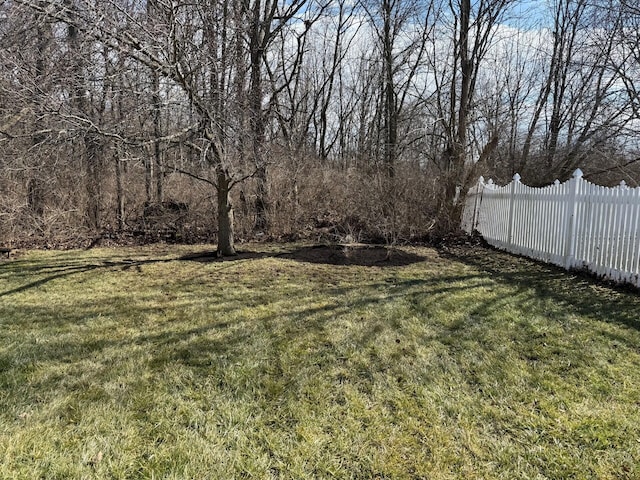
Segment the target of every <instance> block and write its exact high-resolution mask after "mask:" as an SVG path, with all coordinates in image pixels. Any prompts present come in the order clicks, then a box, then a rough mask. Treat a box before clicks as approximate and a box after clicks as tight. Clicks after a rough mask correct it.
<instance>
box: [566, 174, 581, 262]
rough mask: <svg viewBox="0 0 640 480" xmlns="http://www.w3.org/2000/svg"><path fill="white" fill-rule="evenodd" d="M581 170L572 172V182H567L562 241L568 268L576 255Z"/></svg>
mask: <svg viewBox="0 0 640 480" xmlns="http://www.w3.org/2000/svg"><path fill="white" fill-rule="evenodd" d="M582 175H583V173H582V170H580V169H579V168H577V169H576V171H575V172H573V183H571V184H569V185H568V187H569V188H570V189H569V192H568V194H569V196H568V198H567V210H566V227H567V228H566V237H565V241H564V268H566V269H567V270H569V269H570V268H573V267H574V266H575V255H576V222H577V220H578V219H577V217H578V200H577V197H578V189H579V188H580V182H581V181H582Z"/></svg>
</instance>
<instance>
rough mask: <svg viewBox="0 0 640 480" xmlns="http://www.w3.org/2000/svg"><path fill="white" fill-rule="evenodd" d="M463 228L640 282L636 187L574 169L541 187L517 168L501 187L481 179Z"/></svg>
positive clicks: (526, 251)
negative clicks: (591, 178)
mask: <svg viewBox="0 0 640 480" xmlns="http://www.w3.org/2000/svg"><path fill="white" fill-rule="evenodd" d="M462 228H463V229H464V230H465V231H467V232H468V233H471V232H473V231H478V232H479V233H480V234H481V235H482V236H483V237H484V239H485V240H486V241H487V242H488V243H489V244H490V245H493V246H494V247H497V248H500V249H503V250H506V251H508V252H511V253H515V254H518V255H524V256H527V257H530V258H534V259H537V260H541V261H544V262H547V263H552V264H555V265H559V266H562V267H564V268H566V269H574V268H577V269H586V270H589V271H591V272H593V273H595V274H597V275H599V276H601V277H604V278H607V279H610V280H613V281H616V282H626V283H632V284H634V285H635V286H637V287H640V187H638V188H629V187H628V186H627V185H625V183H624V182H621V184H620V185H619V186H617V187H614V188H609V187H603V186H600V185H594V184H592V183H590V182H588V181H587V180H585V179H584V178H582V172H581V171H580V170H579V169H578V170H576V171H575V172H574V174H573V178H571V179H570V180H569V181H567V182H565V183H560V182H558V181H557V180H556V182H555V183H554V184H553V185H548V186H546V187H542V188H533V187H529V186H527V185H524V184H523V183H521V182H520V175H518V174H516V175H514V177H513V180H512V181H511V183H509V184H508V185H504V186H498V185H495V184H494V183H493V182H492V181H491V180H489V181H487V182H485V180H484V179H483V178H482V177H480V179H479V180H478V183H477V184H476V185H475V186H474V187H473V188H471V189H470V190H469V194H468V196H467V199H466V204H465V209H464V214H463V218H462Z"/></svg>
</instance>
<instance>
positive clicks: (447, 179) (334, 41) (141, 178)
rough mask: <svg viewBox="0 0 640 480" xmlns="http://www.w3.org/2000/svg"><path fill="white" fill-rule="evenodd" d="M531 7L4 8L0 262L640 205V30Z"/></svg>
mask: <svg viewBox="0 0 640 480" xmlns="http://www.w3.org/2000/svg"><path fill="white" fill-rule="evenodd" d="M523 5H525V6H523ZM533 5H534V3H529V2H519V1H515V0H474V1H472V0H355V1H354V0H196V1H191V2H185V1H182V0H146V1H145V0H49V1H44V0H4V1H2V0H0V64H1V65H0V168H1V172H2V175H1V176H0V243H3V244H11V245H14V246H18V245H22V244H33V245H44V246H46V245H51V246H55V245H64V244H83V243H84V244H87V243H89V242H91V241H92V239H93V240H96V239H99V238H107V237H112V238H115V239H123V238H126V237H127V236H129V237H131V236H140V238H142V239H147V240H149V239H157V238H165V239H172V240H182V241H191V240H194V241H195V240H211V241H215V242H217V243H218V247H219V250H220V252H221V253H222V254H225V255H227V254H233V253H234V240H237V239H239V238H240V239H244V238H255V237H256V236H258V237H261V238H287V239H293V238H299V237H304V236H309V237H315V236H318V237H319V236H325V237H327V236H329V237H331V236H333V238H336V239H342V240H345V239H351V240H368V241H384V242H399V241H411V240H417V239H427V238H436V237H440V236H442V235H445V234H447V233H448V232H450V231H452V230H455V229H456V228H457V225H458V220H459V215H460V206H461V201H460V199H461V198H463V197H464V194H465V192H466V189H467V188H468V187H469V185H470V184H471V183H472V182H474V181H475V180H476V179H477V177H478V175H480V174H483V175H485V176H491V177H493V178H494V179H496V180H497V181H506V180H508V179H509V178H510V177H511V176H512V175H513V174H514V173H515V172H518V173H520V174H521V175H522V177H523V178H525V179H526V181H527V183H528V184H534V185H535V184H540V185H542V184H545V183H547V182H551V181H553V180H554V179H556V178H559V179H560V180H564V179H567V178H568V177H569V176H570V175H571V172H572V171H573V170H574V169H575V168H577V167H580V168H582V170H583V171H584V172H585V174H586V176H587V177H590V178H591V179H592V180H595V181H600V182H604V183H607V182H611V181H614V180H615V181H619V180H621V179H624V180H625V181H626V182H627V183H628V184H631V185H636V184H637V181H638V179H640V175H639V174H638V172H640V168H638V166H637V165H636V163H640V162H638V158H639V157H640V99H639V97H638V92H639V89H640V8H639V7H637V6H636V5H635V2H631V1H630V0H588V1H587V0H549V1H548V2H546V3H545V2H538V3H536V4H535V5H536V6H535V8H534V6H533Z"/></svg>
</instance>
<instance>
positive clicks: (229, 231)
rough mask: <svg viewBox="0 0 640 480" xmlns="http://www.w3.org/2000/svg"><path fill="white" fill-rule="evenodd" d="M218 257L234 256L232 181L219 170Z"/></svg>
mask: <svg viewBox="0 0 640 480" xmlns="http://www.w3.org/2000/svg"><path fill="white" fill-rule="evenodd" d="M217 177H218V255H220V256H234V255H237V254H236V250H235V247H234V244H233V205H232V204H231V196H230V193H231V179H230V178H229V175H228V174H227V172H225V171H224V169H222V168H218V172H217Z"/></svg>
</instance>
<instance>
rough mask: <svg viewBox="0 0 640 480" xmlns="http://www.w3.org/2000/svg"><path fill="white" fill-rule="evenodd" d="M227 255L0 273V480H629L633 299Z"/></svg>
mask: <svg viewBox="0 0 640 480" xmlns="http://www.w3.org/2000/svg"><path fill="white" fill-rule="evenodd" d="M245 248H246V249H247V250H248V251H249V252H250V253H248V254H245V255H242V256H240V257H239V258H238V259H234V260H227V259H225V260H222V261H219V260H214V259H211V258H206V257H204V258H201V257H199V256H198V254H199V253H202V252H206V251H208V250H211V247H209V248H207V247H206V246H199V247H198V246H195V247H169V246H154V247H145V248H121V249H95V250H90V251H71V252H38V251H33V252H26V253H24V254H23V255H21V256H19V257H17V258H15V259H13V260H11V261H4V262H2V263H0V478H7V479H9V478H10V479H22V478H24V479H36V478H43V479H54V478H55V479H81V478H87V479H89V478H114V479H124V478H149V479H151V478H156V479H233V478H257V479H270V478H273V479H277V478H292V479H293V478H295V479H306V478H338V479H343V478H344V479H349V478H353V479H414V478H415V479H418V478H425V479H450V478H470V479H476V478H477V479H479V478H483V479H493V478H504V479H537V478H539V479H543V478H550V479H561V478H579V479H582V478H603V479H607V478H611V479H614V478H615V479H619V478H629V479H633V478H640V296H639V295H638V294H636V293H624V292H622V291H617V290H613V289H610V288H608V287H606V286H602V285H598V284H597V283H595V282H592V281H590V280H587V279H584V278H581V277H578V276H574V275H571V274H566V273H563V272H560V271H558V270H556V269H553V268H547V267H544V266H540V265H538V264H535V263H532V262H529V261H526V260H523V259H516V258H514V257H510V256H507V255H504V254H500V253H497V252H493V251H489V250H483V249H478V248H477V249H466V250H465V249H459V250H457V251H453V252H450V253H448V254H444V253H438V252H436V251H435V250H431V249H427V248H413V249H405V250H404V254H406V255H407V256H408V257H407V258H411V259H412V261H411V262H404V263H403V262H393V261H390V262H388V261H385V260H382V261H376V262H373V265H364V264H359V263H360V262H357V261H356V262H352V263H353V264H351V265H333V264H331V263H330V261H329V260H330V259H327V262H326V263H325V262H323V261H322V257H321V255H320V254H321V253H322V250H318V251H317V252H316V255H315V257H311V256H309V255H306V254H305V255H302V254H301V252H306V253H309V252H310V251H312V250H310V249H305V247H302V246H295V245H293V246H292V245H286V246H268V245H267V246H265V245H259V246H258V245H254V246H248V247H245ZM410 255H413V257H410ZM391 260H393V257H392V258H391Z"/></svg>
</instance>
